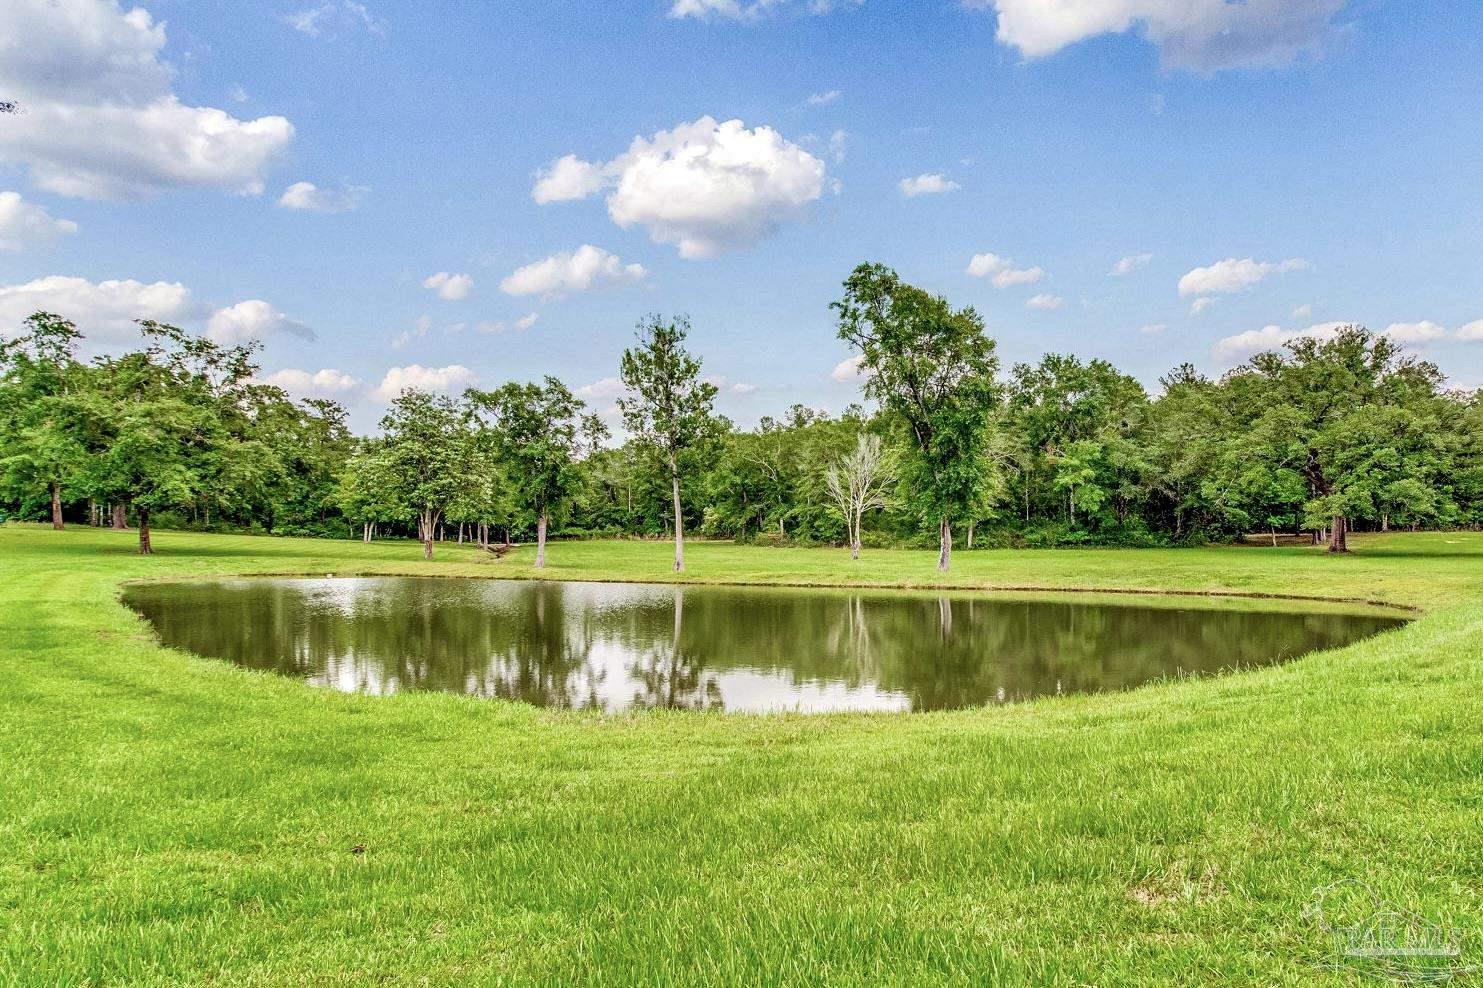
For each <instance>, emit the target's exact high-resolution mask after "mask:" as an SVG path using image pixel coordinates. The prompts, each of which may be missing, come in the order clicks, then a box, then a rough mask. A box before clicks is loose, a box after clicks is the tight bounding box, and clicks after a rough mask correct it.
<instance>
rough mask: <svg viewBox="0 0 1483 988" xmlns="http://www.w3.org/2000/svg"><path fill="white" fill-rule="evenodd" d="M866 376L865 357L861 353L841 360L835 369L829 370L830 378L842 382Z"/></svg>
mask: <svg viewBox="0 0 1483 988" xmlns="http://www.w3.org/2000/svg"><path fill="white" fill-rule="evenodd" d="M864 376H865V358H864V357H863V356H861V355H860V354H856V355H855V356H853V357H847V358H846V359H844V360H841V361H840V362H839V363H837V364H835V365H834V370H832V371H830V372H829V379H830V380H831V381H838V382H839V383H840V384H849V383H850V382H852V381H858V380H860V379H861V378H863V377H864Z"/></svg>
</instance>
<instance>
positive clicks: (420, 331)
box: [391, 314, 433, 350]
mask: <svg viewBox="0 0 1483 988" xmlns="http://www.w3.org/2000/svg"><path fill="white" fill-rule="evenodd" d="M432 328H433V317H432V316H429V315H425V314H424V315H420V316H418V317H417V322H416V323H415V324H414V325H413V327H412V328H411V329H407V330H403V331H402V332H400V333H398V334H397V336H396V338H395V339H393V340H392V341H391V348H392V349H393V350H400V349H401V348H402V347H404V346H406V345H407V344H408V343H411V342H412V341H413V340H420V339H422V338H423V337H424V336H426V335H427V334H428V331H429V330H431V329H432Z"/></svg>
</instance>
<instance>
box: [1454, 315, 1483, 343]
mask: <svg viewBox="0 0 1483 988" xmlns="http://www.w3.org/2000/svg"><path fill="white" fill-rule="evenodd" d="M1457 338H1458V339H1459V340H1466V341H1467V342H1469V343H1483V319H1479V320H1477V321H1476V322H1470V323H1468V324H1467V325H1466V326H1463V327H1462V328H1461V329H1459V330H1458V331H1457Z"/></svg>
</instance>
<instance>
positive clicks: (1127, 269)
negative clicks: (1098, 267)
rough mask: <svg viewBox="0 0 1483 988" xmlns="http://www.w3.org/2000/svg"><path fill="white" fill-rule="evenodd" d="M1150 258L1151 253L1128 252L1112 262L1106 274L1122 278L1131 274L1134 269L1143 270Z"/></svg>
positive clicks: (1151, 257) (1151, 256)
mask: <svg viewBox="0 0 1483 988" xmlns="http://www.w3.org/2000/svg"><path fill="white" fill-rule="evenodd" d="M1152 260H1153V255H1152V254H1129V255H1128V256H1127V257H1124V258H1122V259H1121V260H1119V261H1118V262H1117V263H1116V264H1114V265H1113V266H1112V270H1111V271H1110V272H1108V274H1110V275H1111V276H1112V277H1114V278H1122V277H1124V276H1126V275H1130V274H1132V273H1133V272H1134V271H1141V270H1143V269H1144V268H1146V267H1148V264H1149V262H1150V261H1152Z"/></svg>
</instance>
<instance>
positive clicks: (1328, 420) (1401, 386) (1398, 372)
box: [1228, 326, 1442, 553]
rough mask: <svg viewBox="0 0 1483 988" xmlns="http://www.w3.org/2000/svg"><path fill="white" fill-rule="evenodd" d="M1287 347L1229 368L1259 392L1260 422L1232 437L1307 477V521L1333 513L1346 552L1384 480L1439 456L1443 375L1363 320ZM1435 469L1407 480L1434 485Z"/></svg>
mask: <svg viewBox="0 0 1483 988" xmlns="http://www.w3.org/2000/svg"><path fill="white" fill-rule="evenodd" d="M1287 351H1288V352H1287V353H1280V352H1271V353H1263V354H1259V355H1257V356H1256V357H1254V358H1252V360H1251V362H1250V363H1249V364H1247V365H1246V366H1244V367H1241V368H1238V369H1237V370H1236V371H1233V372H1232V379H1231V380H1230V381H1228V384H1229V385H1230V386H1231V387H1244V388H1248V389H1250V390H1251V391H1252V392H1253V394H1254V395H1255V396H1256V399H1257V400H1256V401H1254V402H1252V404H1251V408H1252V414H1253V416H1254V418H1253V420H1252V421H1251V422H1249V423H1247V424H1245V425H1244V427H1242V426H1239V425H1238V426H1237V428H1236V430H1235V433H1234V434H1235V435H1236V436H1243V437H1245V438H1246V439H1247V440H1248V441H1251V442H1253V443H1254V444H1255V445H1256V447H1257V448H1258V449H1259V450H1260V452H1259V453H1258V454H1257V455H1260V456H1262V457H1264V458H1265V459H1267V460H1268V461H1270V462H1272V463H1274V464H1277V465H1280V466H1284V467H1287V468H1290V469H1292V470H1294V471H1296V472H1297V473H1299V474H1300V475H1301V476H1302V477H1303V478H1304V479H1305V480H1306V481H1307V483H1308V485H1309V499H1308V501H1307V503H1306V504H1305V506H1304V507H1305V513H1306V515H1307V516H1308V519H1309V521H1310V522H1311V523H1312V524H1314V525H1315V526H1321V525H1322V524H1323V521H1324V520H1327V522H1328V525H1329V529H1330V535H1329V551H1331V552H1337V553H1342V552H1348V551H1349V540H1348V532H1349V529H1350V525H1351V520H1352V519H1353V518H1355V517H1371V518H1373V517H1375V516H1376V515H1377V514H1378V513H1380V511H1381V510H1383V503H1384V499H1385V496H1386V495H1385V491H1386V489H1387V485H1388V484H1392V483H1394V482H1395V481H1397V480H1400V479H1402V478H1403V477H1404V476H1405V470H1404V469H1403V468H1402V467H1401V464H1402V463H1403V462H1405V461H1407V459H1408V458H1409V461H1410V462H1412V463H1413V464H1419V463H1420V461H1421V459H1423V458H1426V459H1430V458H1431V457H1432V456H1433V454H1434V449H1435V447H1436V446H1437V441H1436V422H1435V420H1434V418H1433V417H1432V415H1431V412H1432V410H1433V409H1434V408H1435V402H1436V401H1437V399H1438V396H1439V395H1438V392H1439V389H1440V386H1441V381H1442V375H1441V373H1440V372H1439V371H1438V370H1437V368H1436V367H1435V366H1434V365H1432V364H1430V363H1426V362H1423V361H1418V360H1416V359H1415V358H1412V357H1406V356H1403V355H1402V351H1401V347H1400V345H1399V344H1398V343H1396V342H1395V341H1393V340H1391V339H1389V338H1388V337H1385V336H1376V335H1374V334H1372V333H1370V332H1368V331H1367V330H1365V329H1364V328H1362V327H1359V326H1346V327H1344V328H1343V329H1340V330H1338V331H1337V332H1336V333H1335V334H1334V335H1333V336H1332V337H1331V338H1327V339H1318V338H1312V337H1301V338H1299V339H1296V340H1293V341H1291V342H1289V343H1288V344H1287ZM1438 473H1439V471H1437V470H1436V469H1434V468H1428V469H1425V470H1420V469H1418V470H1417V471H1416V473H1415V475H1413V476H1410V477H1409V478H1406V479H1410V480H1414V481H1416V482H1418V483H1423V484H1426V485H1428V487H1430V486H1431V485H1432V484H1433V483H1434V482H1435V480H1436V477H1437V475H1438ZM1411 494H1412V496H1413V497H1415V494H1416V492H1415V490H1414V488H1412V489H1411Z"/></svg>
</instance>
